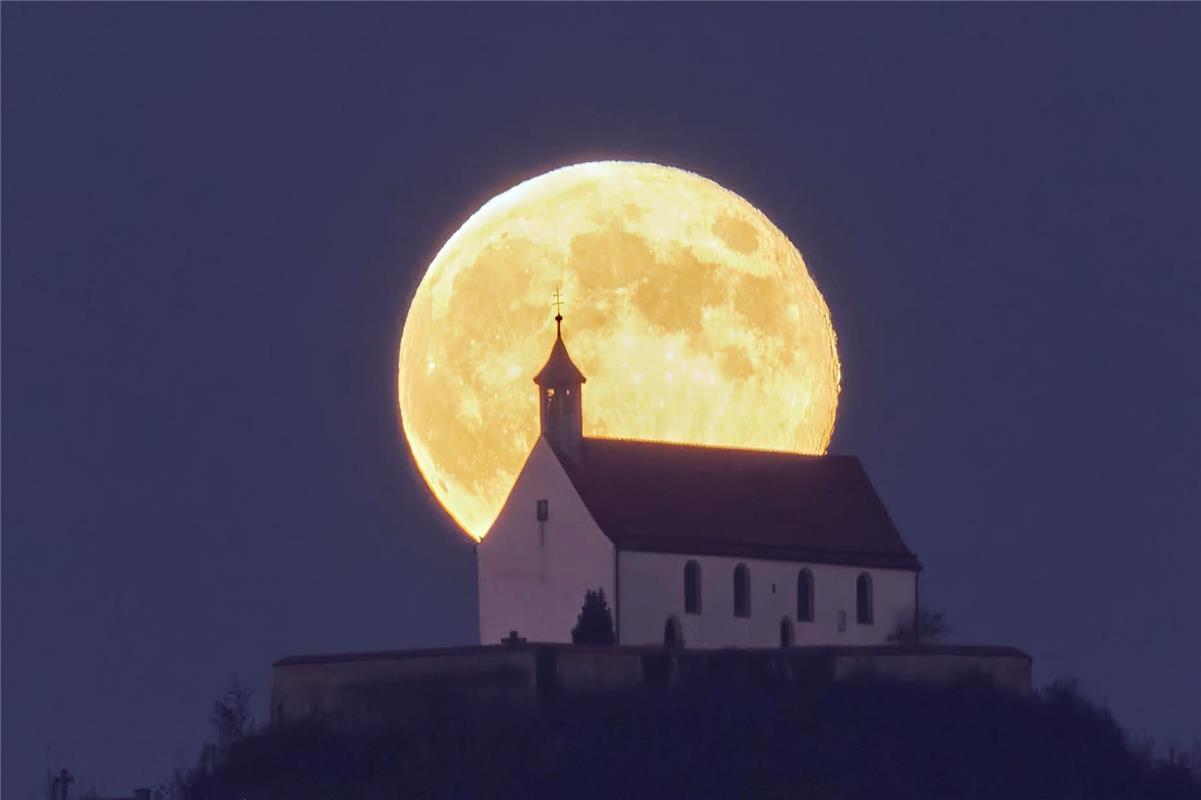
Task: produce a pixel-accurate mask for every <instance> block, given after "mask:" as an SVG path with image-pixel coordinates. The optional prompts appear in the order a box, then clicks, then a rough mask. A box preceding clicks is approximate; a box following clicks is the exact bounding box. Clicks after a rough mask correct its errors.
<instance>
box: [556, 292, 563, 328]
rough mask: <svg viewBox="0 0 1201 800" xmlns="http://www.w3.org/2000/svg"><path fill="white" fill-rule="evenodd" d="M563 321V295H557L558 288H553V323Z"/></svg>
mask: <svg viewBox="0 0 1201 800" xmlns="http://www.w3.org/2000/svg"><path fill="white" fill-rule="evenodd" d="M562 321H563V295H561V294H559V287H558V286H556V287H555V322H562Z"/></svg>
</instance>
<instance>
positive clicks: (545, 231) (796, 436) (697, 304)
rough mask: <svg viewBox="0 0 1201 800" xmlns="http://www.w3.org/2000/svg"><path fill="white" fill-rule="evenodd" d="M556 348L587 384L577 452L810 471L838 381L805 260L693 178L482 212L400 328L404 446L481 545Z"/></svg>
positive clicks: (527, 442)
mask: <svg viewBox="0 0 1201 800" xmlns="http://www.w3.org/2000/svg"><path fill="white" fill-rule="evenodd" d="M556 290H559V291H561V293H562V298H563V309H562V313H563V317H564V320H563V340H564V341H565V342H566V344H567V349H568V351H569V352H570V353H571V357H572V359H573V360H574V361H575V363H576V364H577V365H579V367H580V369H581V370H583V372H584V374H585V375H586V376H587V378H588V383H587V384H586V385H585V386H584V393H583V402H584V405H583V414H584V434H585V436H597V437H609V438H622V439H653V440H659V441H668V442H683V443H691V444H699V445H719V446H726V447H742V448H750V449H758V450H784V451H790V452H796V453H814V454H817V453H824V452H825V450H826V447H827V446H828V445H829V442H830V436H831V434H832V433H833V431H834V416H835V412H836V410H837V406H838V392H839V379H840V370H839V362H838V352H837V349H836V340H835V335H834V328H833V326H832V325H831V323H830V312H829V309H828V308H827V307H826V303H825V301H824V300H823V299H822V296H821V293H820V292H819V291H818V289H817V286H816V285H815V284H814V282H813V279H812V278H811V277H810V275H809V271H808V269H807V268H806V266H805V262H804V260H803V259H802V258H801V254H800V253H799V252H797V249H796V248H795V247H794V246H793V245H792V243H791V242H790V241H789V240H788V237H786V236H785V235H784V234H783V233H781V232H780V230H779V229H778V228H776V226H775V225H773V224H772V222H771V221H770V220H769V219H768V218H767V217H766V216H764V215H763V214H762V213H761V212H760V211H759V210H758V209H756V208H755V207H754V206H752V205H751V204H750V203H748V202H747V201H746V200H744V199H742V198H741V197H739V196H738V195H736V194H734V193H733V192H731V191H729V190H728V189H725V188H723V187H721V186H719V185H718V184H716V183H714V182H713V181H710V180H708V179H707V178H703V177H701V176H699V175H696V174H694V173H691V172H685V171H684V170H680V169H675V168H672V167H665V166H659V165H657V164H644V163H632V162H595V163H587V164H577V165H574V166H569V167H564V168H562V169H557V170H554V171H553V172H548V173H546V174H544V175H540V176H538V177H535V178H532V179H530V180H527V181H525V182H524V183H521V184H518V185H517V186H514V187H513V188H511V189H509V190H508V191H506V192H504V193H502V194H500V195H497V196H496V197H494V198H492V199H491V200H489V201H488V202H487V203H485V204H484V206H483V207H482V208H480V209H479V210H478V211H476V212H475V213H474V214H472V215H471V217H470V218H469V219H468V220H467V221H466V222H464V223H463V225H462V227H460V228H459V229H458V230H457V231H456V232H455V233H454V235H453V236H451V237H450V239H449V240H447V242H446V244H445V245H443V247H442V249H441V250H440V251H439V252H438V254H437V256H435V257H434V260H433V262H432V263H431V264H430V265H429V269H428V270H427V271H426V273H425V277H424V278H423V279H422V281H421V284H420V285H419V286H418V288H417V293H416V295H415V296H414V298H413V302H412V305H411V306H410V308H409V313H408V316H407V317H406V319H405V325H404V332H403V334H402V335H401V340H400V359H399V360H400V364H399V378H398V386H399V392H398V399H399V404H400V415H401V423H402V426H403V429H404V434H405V438H406V439H407V441H408V444H409V447H410V449H411V450H412V453H413V458H414V460H415V461H416V463H417V467H418V469H419V470H420V471H421V474H422V476H423V477H424V478H425V480H426V482H427V483H428V484H429V487H430V489H431V490H432V491H433V493H434V496H435V497H437V499H438V501H439V502H440V503H441V504H442V505H443V506H444V507H445V508H446V510H447V512H449V514H450V515H451V516H452V517H453V518H454V519H455V521H456V522H458V524H459V525H460V526H461V527H462V528H463V529H464V530H465V531H466V532H467V533H468V534H469V535H471V536H472V537H474V538H476V539H480V538H482V537H483V536H484V534H486V533H487V531H488V528H489V527H490V526H491V525H492V522H493V521H494V520H495V519H496V516H497V514H498V513H500V509H501V506H502V505H503V504H504V501H505V498H506V497H507V496H508V494H509V491H510V490H511V488H512V487H513V483H514V481H515V480H516V477H517V474H518V472H519V471H520V470H521V467H522V464H523V463H524V462H525V459H526V456H527V455H529V452H530V449H531V448H532V447H533V445H534V443H535V442H536V441H537V439H538V403H537V397H536V387H535V386H534V384H533V382H532V378H533V376H534V374H535V373H536V372H537V371H538V369H539V368H540V367H541V366H542V364H543V363H544V362H545V361H546V358H547V356H548V355H549V353H550V349H551V345H552V344H553V343H554V340H555V323H554V315H555V307H554V305H553V298H554V294H555V292H556Z"/></svg>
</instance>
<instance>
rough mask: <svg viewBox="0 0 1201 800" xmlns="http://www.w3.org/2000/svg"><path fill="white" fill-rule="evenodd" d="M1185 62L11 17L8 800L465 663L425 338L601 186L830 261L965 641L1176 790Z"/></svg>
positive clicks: (601, 24) (1053, 28)
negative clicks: (1093, 721) (233, 689)
mask: <svg viewBox="0 0 1201 800" xmlns="http://www.w3.org/2000/svg"><path fill="white" fill-rule="evenodd" d="M1198 41H1201V6H1198V5H1184V4H1181V5H1158V6H1150V7H1146V6H1133V5H1103V6H1098V5H1094V6H1067V5H1051V6H1033V5H1024V4H1023V5H983V6H965V5H960V6H947V5H924V6H869V5H858V4H856V5H850V6H809V5H805V6H782V5H770V6H749V7H748V6H738V7H735V6H716V5H705V6H684V5H674V4H673V5H656V6H631V5H615V6H594V5H590V6H542V5H539V6H486V7H485V6H455V7H442V6H429V5H422V6H409V5H375V4H369V5H355V6H342V5H339V6H333V5H287V6H276V5H240V6H233V5H204V4H193V5H148V4H147V5H142V4H138V5H57V4H55V5H50V4H39V5H31V4H21V5H14V4H5V5H4V7H3V41H2V45H3V55H2V59H3V61H2V66H3V100H2V102H3V109H2V110H3V253H2V254H3V403H4V415H3V422H4V425H3V581H2V585H3V609H4V611H3V691H4V701H3V704H4V712H3V749H4V770H3V787H2V788H3V794H4V796H5V797H6V798H13V800H16V799H17V798H33V797H37V796H38V792H39V780H40V778H41V776H42V775H43V774H44V771H45V768H46V765H47V753H48V751H49V753H50V757H51V759H52V761H53V765H54V766H55V767H57V766H60V765H66V766H69V767H70V768H72V769H73V770H75V771H76V772H77V774H79V775H80V777H81V782H80V784H78V785H77V789H78V788H85V789H86V788H88V786H90V785H92V784H94V785H95V787H96V788H97V789H98V790H99V791H100V792H102V793H117V792H127V791H128V790H129V789H130V788H131V787H133V786H135V785H145V784H149V783H152V782H155V781H158V780H162V779H165V778H166V777H167V776H168V774H169V772H170V771H171V769H172V768H173V767H174V766H175V765H177V764H183V763H191V762H192V761H193V760H194V758H195V755H196V752H197V749H198V747H199V744H200V742H201V740H202V738H203V737H204V736H205V735H207V729H206V728H207V716H208V711H209V707H210V705H211V703H212V701H213V699H215V697H216V696H217V695H218V694H219V693H220V692H221V690H222V689H223V688H224V686H225V684H226V682H227V681H228V680H229V678H230V676H231V675H234V674H237V675H240V676H242V678H244V679H245V680H246V681H248V682H249V683H251V684H252V685H253V686H254V687H255V689H256V690H257V692H258V695H257V696H258V699H259V702H260V703H261V707H260V711H261V713H263V714H265V711H266V703H265V697H266V693H267V692H268V690H269V670H268V665H269V664H270V663H271V662H272V661H273V660H274V659H276V658H278V657H280V656H282V655H286V654H290V653H299V652H313V651H337V650H355V649H373V648H395V647H406V646H415V645H442V644H450V643H461V642H466V641H468V640H470V638H471V637H472V636H473V634H474V631H475V625H476V618H475V617H476V612H475V589H474V576H473V566H472V557H471V546H470V542H469V540H467V538H466V537H465V536H462V535H459V534H455V533H453V532H451V529H450V524H449V522H448V521H447V520H446V519H445V518H444V517H443V516H442V515H441V513H440V512H439V510H438V509H437V507H436V505H435V504H434V503H433V501H432V500H431V499H430V498H429V497H428V495H427V493H426V490H425V488H424V486H423V485H422V484H421V482H420V478H419V476H418V475H417V473H416V471H415V469H414V468H413V467H412V465H411V462H410V461H409V457H408V454H407V452H406V450H405V448H404V446H403V444H402V442H401V439H400V434H399V427H398V421H397V417H396V412H395V364H396V347H397V344H398V341H399V337H400V328H401V324H402V321H403V317H404V313H405V310H406V308H407V303H408V300H409V298H410V297H411V296H412V293H413V291H414V290H415V289H416V286H417V282H418V281H419V280H420V277H421V274H422V271H423V270H424V268H425V265H426V264H428V262H429V260H430V258H431V257H432V255H433V253H434V252H435V251H436V250H437V248H438V247H439V245H440V244H441V243H442V242H443V241H444V239H445V237H446V236H447V235H449V233H450V232H451V231H453V230H454V228H455V227H457V225H458V224H459V223H460V222H461V221H462V220H463V219H464V218H465V217H466V216H467V215H468V214H469V213H470V212H471V211H473V210H474V209H475V208H476V207H477V206H478V205H479V204H480V203H481V202H483V201H484V200H485V199H487V198H488V197H490V196H492V195H493V194H495V193H497V192H498V191H501V190H503V189H504V188H507V187H508V186H510V185H512V184H514V183H516V182H517V181H519V180H521V179H523V178H525V177H529V176H531V175H533V174H536V173H538V172H541V171H543V170H545V169H548V168H550V167H553V166H558V165H563V164H567V163H572V162H576V161H582V160H588V159H593V158H597V157H615V158H630V159H644V160H652V161H658V162H661V163H665V164H672V165H675V166H680V167H684V168H687V169H692V170H694V171H697V172H700V173H702V174H704V175H706V176H708V177H711V178H713V179H714V180H717V181H718V182H720V183H721V184H723V185H725V186H727V187H729V188H731V189H733V190H734V191H736V192H738V193H739V194H741V195H743V196H744V197H746V198H748V199H749V200H751V202H753V203H754V204H756V205H757V206H758V207H759V208H760V209H762V210H763V211H764V212H765V213H766V214H767V215H768V216H769V217H770V218H771V219H772V220H773V221H774V222H775V223H776V224H777V225H778V226H779V227H780V228H781V229H782V230H784V231H785V233H787V234H788V235H789V236H790V237H791V238H792V239H793V241H794V242H795V243H796V244H797V246H798V247H799V248H800V250H801V251H802V252H803V253H804V255H805V258H806V261H807V262H808V264H809V265H810V268H811V270H812V272H813V275H814V277H815V279H816V280H817V282H818V284H819V286H820V287H821V288H822V290H823V292H824V294H825V297H826V299H827V301H828V303H829V304H830V307H831V312H832V314H833V317H834V321H835V325H836V327H837V330H838V333H839V337H840V353H841V357H842V361H843V369H844V394H843V400H842V405H841V409H840V415H839V421H838V427H837V431H836V434H835V440H834V444H833V447H832V450H833V451H835V452H846V453H855V454H858V455H859V456H861V457H862V458H863V461H864V463H865V465H866V466H867V469H868V471H869V472H870V474H871V475H872V477H873V479H874V481H875V483H876V485H877V488H878V489H879V491H880V493H881V495H882V496H883V498H884V500H885V502H886V503H887V504H888V505H889V508H890V510H891V512H892V514H893V517H894V518H895V519H896V521H897V523H898V525H899V526H900V528H901V529H902V531H903V532H904V535H905V537H906V540H907V542H908V543H909V544H910V546H911V547H912V548H913V549H914V550H915V551H916V552H917V553H918V554H919V556H920V557H921V559H922V561H923V563H924V564H925V567H926V571H925V572H924V574H923V577H922V597H923V601H924V602H926V603H928V604H929V605H931V606H932V607H934V608H936V609H940V610H942V611H943V612H945V614H946V616H947V618H948V619H949V621H950V622H951V623H952V625H953V627H954V640H956V641H960V642H968V643H971V642H980V643H996V644H1013V645H1017V646H1019V647H1022V648H1025V649H1026V650H1028V651H1029V652H1030V653H1031V654H1032V655H1033V657H1034V659H1035V676H1036V679H1037V680H1038V681H1039V682H1040V683H1041V682H1045V681H1047V680H1049V679H1052V678H1055V677H1057V676H1060V675H1064V674H1070V675H1076V676H1079V678H1080V680H1081V685H1082V688H1083V689H1084V691H1085V692H1086V693H1088V694H1089V695H1091V696H1092V697H1094V698H1095V699H1097V700H1099V701H1101V702H1102V703H1104V704H1106V705H1108V706H1109V707H1110V708H1111V709H1112V711H1113V712H1114V713H1115V715H1116V716H1117V717H1118V719H1119V720H1120V721H1122V722H1123V723H1124V724H1126V725H1127V726H1128V727H1129V728H1130V730H1131V731H1132V732H1133V733H1134V734H1135V735H1137V736H1140V737H1151V736H1153V737H1155V739H1156V741H1157V742H1159V743H1161V744H1163V745H1169V744H1175V745H1178V746H1185V747H1187V746H1189V745H1190V744H1191V742H1193V741H1195V740H1197V739H1198V738H1201V713H1199V712H1201V589H1199V586H1201V583H1199V581H1198V572H1199V570H1201V48H1198V47H1197V42H1198ZM531 402H532V395H531ZM532 410H533V409H532V408H531V411H532Z"/></svg>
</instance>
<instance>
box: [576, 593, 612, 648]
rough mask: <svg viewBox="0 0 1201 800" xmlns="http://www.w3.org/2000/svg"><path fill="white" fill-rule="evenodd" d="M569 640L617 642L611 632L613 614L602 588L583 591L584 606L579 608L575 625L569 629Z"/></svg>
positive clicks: (583, 642) (579, 642) (580, 642)
mask: <svg viewBox="0 0 1201 800" xmlns="http://www.w3.org/2000/svg"><path fill="white" fill-rule="evenodd" d="M571 641H572V642H573V643H574V644H615V643H616V642H617V636H616V635H615V634H614V633H613V614H612V613H610V612H609V604H608V603H606V602H605V590H604V589H597V590H596V591H595V592H593V591H588V592H585V593H584V606H583V608H581V609H580V616H579V619H578V621H577V622H576V626H575V627H574V628H572V629H571Z"/></svg>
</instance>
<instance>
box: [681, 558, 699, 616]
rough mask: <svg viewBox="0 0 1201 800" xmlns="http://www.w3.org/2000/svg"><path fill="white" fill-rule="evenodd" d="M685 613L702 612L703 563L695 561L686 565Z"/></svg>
mask: <svg viewBox="0 0 1201 800" xmlns="http://www.w3.org/2000/svg"><path fill="white" fill-rule="evenodd" d="M684 613H685V614H699V613H701V565H700V564H698V563H696V562H695V561H689V562H688V563H687V564H685V565H684Z"/></svg>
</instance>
